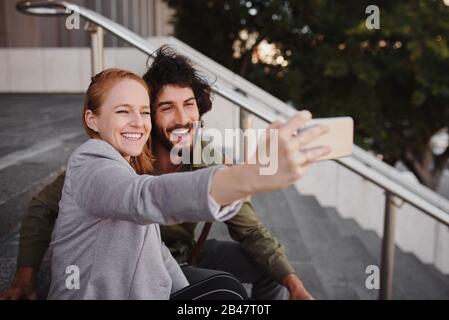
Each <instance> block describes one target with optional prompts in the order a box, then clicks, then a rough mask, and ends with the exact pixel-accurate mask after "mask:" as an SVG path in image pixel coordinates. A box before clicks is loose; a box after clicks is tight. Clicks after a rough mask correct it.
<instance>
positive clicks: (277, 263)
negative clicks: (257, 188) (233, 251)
mask: <svg viewBox="0 0 449 320" xmlns="http://www.w3.org/2000/svg"><path fill="white" fill-rule="evenodd" d="M225 223H226V224H227V227H228V230H229V234H230V236H231V238H232V239H234V240H235V241H238V242H240V244H241V246H242V248H243V250H244V251H245V252H246V253H247V254H248V255H249V256H250V257H251V258H252V260H253V261H254V262H255V263H256V265H258V266H259V267H261V268H262V269H263V270H265V271H267V272H268V273H269V274H271V275H272V276H273V277H274V278H275V279H276V280H277V281H278V282H279V283H281V284H282V280H283V279H284V278H285V276H287V275H288V274H290V273H296V271H295V269H294V268H293V266H292V265H291V264H290V262H289V261H288V259H287V256H286V254H285V250H284V248H283V247H282V245H281V244H280V243H279V242H278V240H277V239H276V238H274V237H273V236H272V235H271V233H270V232H269V231H268V230H267V228H265V226H264V225H263V224H262V223H261V222H260V220H259V219H258V218H257V216H256V212H255V210H254V207H253V206H252V205H251V203H250V202H249V201H245V202H244V204H243V205H242V208H241V209H240V211H239V212H238V213H237V215H235V216H234V217H233V218H232V219H230V220H228V221H226V222H225Z"/></svg>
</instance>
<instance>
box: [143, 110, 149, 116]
mask: <svg viewBox="0 0 449 320" xmlns="http://www.w3.org/2000/svg"><path fill="white" fill-rule="evenodd" d="M142 114H143V115H145V116H149V115H151V112H149V111H145V112H142Z"/></svg>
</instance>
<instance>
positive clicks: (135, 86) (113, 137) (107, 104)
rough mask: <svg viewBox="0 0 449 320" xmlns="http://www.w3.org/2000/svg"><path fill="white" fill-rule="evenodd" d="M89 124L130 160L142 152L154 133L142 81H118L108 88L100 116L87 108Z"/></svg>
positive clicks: (86, 115)
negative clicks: (151, 133) (152, 132)
mask: <svg viewBox="0 0 449 320" xmlns="http://www.w3.org/2000/svg"><path fill="white" fill-rule="evenodd" d="M85 119H86V123H87V125H88V126H89V128H91V129H92V130H94V131H96V132H98V134H99V137H100V139H102V140H104V141H106V142H108V143H109V144H111V145H112V146H113V147H114V148H115V149H116V150H117V151H119V152H120V154H121V155H122V156H123V157H125V159H127V160H128V161H129V160H130V157H136V156H138V155H139V154H141V153H142V149H143V147H144V145H145V143H146V142H147V141H148V138H149V136H150V132H151V115H150V98H149V95H148V91H147V90H146V88H144V87H143V86H142V85H141V84H140V83H138V82H137V81H135V80H131V79H123V80H119V81H117V83H115V84H114V85H112V87H111V88H110V89H109V90H108V93H107V95H106V98H105V100H104V103H103V104H102V105H101V107H100V112H99V114H98V115H95V114H93V113H92V111H90V110H87V111H86V114H85Z"/></svg>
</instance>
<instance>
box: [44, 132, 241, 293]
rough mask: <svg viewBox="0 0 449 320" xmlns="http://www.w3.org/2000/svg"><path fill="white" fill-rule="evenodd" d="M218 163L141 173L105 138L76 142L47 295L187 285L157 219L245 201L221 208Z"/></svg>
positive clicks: (211, 213)
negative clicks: (215, 192) (214, 186)
mask: <svg viewBox="0 0 449 320" xmlns="http://www.w3.org/2000/svg"><path fill="white" fill-rule="evenodd" d="M219 168H220V167H210V168H206V169H202V170H197V171H195V172H185V173H173V174H167V175H162V176H150V175H138V174H136V172H135V171H134V170H133V168H132V167H131V166H130V165H129V163H128V162H127V161H126V160H125V159H124V158H123V157H122V156H121V155H120V153H119V152H118V151H117V150H115V149H114V148H113V147H112V146H111V145H110V144H108V143H107V142H105V141H102V140H96V139H91V140H88V141H87V142H85V143H84V144H82V145H81V146H80V147H78V148H77V149H76V150H75V151H74V153H73V154H72V155H71V157H70V159H69V162H68V166H67V173H66V178H65V182H64V188H63V191H62V198H61V201H60V203H59V215H58V218H57V220H56V226H55V230H54V233H53V241H52V242H51V244H50V246H51V250H52V251H53V255H52V266H51V268H52V270H51V277H52V281H51V285H50V292H49V295H48V299H168V298H169V296H170V294H171V293H173V292H175V291H177V290H179V289H181V288H183V287H185V286H187V285H188V282H187V280H186V278H185V277H184V275H183V273H182V271H181V269H180V268H179V266H178V264H177V263H176V261H175V260H174V258H173V257H172V256H171V254H170V252H169V250H168V249H167V247H166V246H165V245H164V244H163V243H162V241H161V235H160V231H159V225H158V224H177V223H182V222H183V221H192V222H197V221H213V220H218V221H224V220H227V219H229V218H231V217H232V216H234V215H235V214H236V213H237V212H238V210H239V209H240V206H241V202H240V201H238V202H235V203H233V204H231V205H230V206H226V207H223V208H220V207H219V206H218V204H217V203H216V202H215V201H214V200H213V199H212V198H211V197H210V195H209V191H210V184H211V178H212V175H213V173H214V172H215V171H216V170H217V169H219ZM78 275H79V277H78ZM78 280H79V282H78Z"/></svg>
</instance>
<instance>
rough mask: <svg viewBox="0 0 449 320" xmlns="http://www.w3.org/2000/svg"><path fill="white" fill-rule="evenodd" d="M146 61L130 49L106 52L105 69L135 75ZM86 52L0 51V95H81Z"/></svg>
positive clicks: (87, 71) (84, 85)
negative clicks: (118, 69) (129, 72)
mask: <svg viewBox="0 0 449 320" xmlns="http://www.w3.org/2000/svg"><path fill="white" fill-rule="evenodd" d="M146 61H147V57H146V55H144V54H143V53H141V52H140V51H138V50H136V49H133V48H106V49H105V66H106V68H109V67H120V68H125V69H128V70H131V71H134V72H136V73H138V74H142V73H143V72H145V70H146ZM90 70H91V67H90V49H88V48H8V49H0V92H2V93H15V92H17V93H21V92H26V93H45V92H49V93H50V92H52V93H55V92H59V93H76V92H79V93H82V92H85V91H86V89H87V86H88V85H89V82H90V77H91V71H90Z"/></svg>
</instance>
